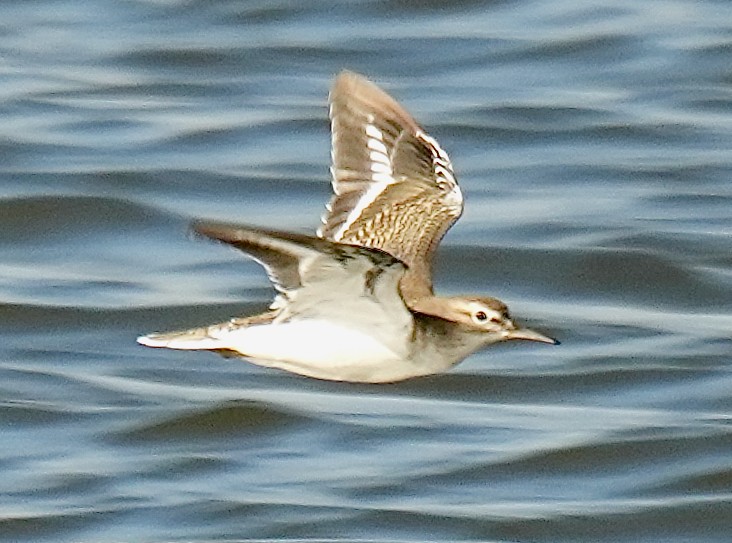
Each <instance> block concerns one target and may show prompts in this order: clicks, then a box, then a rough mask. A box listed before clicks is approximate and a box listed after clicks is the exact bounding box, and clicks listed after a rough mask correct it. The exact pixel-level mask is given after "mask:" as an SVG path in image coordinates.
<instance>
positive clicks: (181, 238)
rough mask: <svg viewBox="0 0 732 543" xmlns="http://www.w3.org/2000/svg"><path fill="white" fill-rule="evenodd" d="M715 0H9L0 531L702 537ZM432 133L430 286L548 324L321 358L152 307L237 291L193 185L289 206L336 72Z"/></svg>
mask: <svg viewBox="0 0 732 543" xmlns="http://www.w3.org/2000/svg"><path fill="white" fill-rule="evenodd" d="M729 20H732V8H731V7H730V6H728V5H727V4H725V3H723V2H715V1H713V0H705V1H702V2H691V1H688V0H681V1H679V2H670V1H664V0H661V1H659V2H654V3H648V4H637V3H631V2H620V3H616V4H614V5H613V6H612V7H607V6H605V5H601V4H599V3H593V2H590V3H581V4H577V3H574V2H540V1H527V0H524V1H517V2H487V3H482V2H459V3H451V4H445V3H436V2H414V1H402V0H399V1H397V0H392V1H383V2H373V1H357V2H348V3H331V2H328V1H321V2H313V3H309V4H307V5H301V4H297V3H287V2H285V3H280V4H278V5H276V6H275V5H271V4H263V3H257V2H249V3H240V2H215V3H207V2H178V1H170V2H134V3H116V4H110V3H105V2H90V3H86V4H84V5H83V6H82V5H80V4H78V3H73V2H64V1H59V2H48V1H46V2H40V3H39V2H35V3H18V2H11V3H5V4H3V5H2V6H1V7H0V52H1V55H0V58H2V61H0V74H1V77H2V81H3V85H2V86H0V98H1V99H0V115H2V119H3V122H2V123H0V156H2V161H0V232H2V235H0V253H1V254H2V259H0V336H1V341H0V379H1V381H0V382H1V383H2V384H0V390H1V391H2V393H1V396H0V421H2V428H3V432H2V434H3V439H2V440H0V466H1V468H0V469H2V480H3V486H2V489H0V539H2V540H7V541H18V540H33V541H54V542H57V541H110V542H111V541H210V540H217V541H224V540H252V539H257V540H307V541H323V540H329V541H333V540H337V541H420V542H421V541H425V540H429V541H457V540H469V541H487V540H490V541H547V542H549V541H552V542H554V541H577V542H580V541H581V542H585V541H608V542H610V541H612V542H617V541H627V542H633V543H635V542H638V541H659V542H660V541H663V542H670V541H679V542H680V541H692V540H693V541H705V542H726V541H728V540H729V534H730V533H732V470H731V469H730V465H732V453H731V452H730V451H732V427H731V426H730V418H731V416H732V394H731V393H730V390H732V379H731V378H730V371H729V369H730V352H731V349H730V347H732V342H731V341H730V335H731V334H732V332H731V331H732V294H730V293H731V292H732V289H731V288H730V287H731V286H732V285H731V275H730V268H731V266H732V257H730V255H732V227H731V226H730V224H731V223H730V217H731V215H730V209H732V190H731V189H730V183H729V181H730V179H731V178H732V152H731V150H732V94H731V93H730V83H732V68H731V66H732V65H731V64H730V62H729V51H730V33H729V28H728V24H727V22H728V21H729ZM343 68H350V69H353V70H356V71H360V72H363V73H365V74H367V75H369V76H370V77H372V78H373V79H375V80H377V81H378V82H379V83H380V84H382V85H383V86H385V87H386V88H388V89H389V90H390V91H391V92H393V94H395V95H396V96H397V97H398V98H399V99H400V100H401V101H402V102H403V103H404V104H405V105H407V107H408V108H409V109H410V110H411V111H412V112H413V113H414V114H415V115H416V116H417V117H418V118H419V119H420V120H422V121H423V123H424V124H425V125H426V126H427V127H428V128H429V131H430V133H431V134H433V135H434V136H435V137H436V138H437V139H438V140H439V141H440V142H441V143H442V144H443V146H444V147H445V148H446V149H447V150H448V152H449V153H450V155H451V157H452V159H453V162H454V163H455V167H456V170H457V173H458V175H459V177H460V182H461V186H462V187H463V190H464V193H465V195H466V212H465V215H464V216H463V218H462V219H461V220H460V222H458V223H457V225H456V227H455V228H454V229H453V230H452V231H451V232H450V233H449V234H448V236H447V238H446V240H445V243H444V245H443V247H442V250H441V252H440V254H439V255H438V262H437V288H438V290H439V291H440V292H441V293H444V294H458V293H464V292H485V293H487V294H492V295H495V296H497V297H499V298H501V299H504V300H506V301H507V302H508V303H509V304H510V306H511V307H512V309H513V311H514V313H515V314H516V315H521V316H522V317H524V319H525V323H526V324H528V325H531V326H533V327H536V328H539V329H542V330H546V331H547V332H549V333H550V334H551V335H553V336H557V337H559V338H560V339H561V340H562V346H561V347H557V348H554V349H541V348H536V346H532V345H505V346H497V347H494V348H492V349H490V350H488V351H485V352H482V353H479V354H477V355H475V356H473V357H471V358H469V359H468V360H467V361H465V362H464V363H463V364H462V365H460V366H458V367H457V368H455V369H454V370H453V371H451V372H450V373H448V374H445V375H440V376H435V377H430V378H426V379H419V380H415V381H409V382H405V383H401V384H397V385H389V386H376V387H374V386H361V385H348V384H337V383H325V382H319V381H314V380H308V379H304V378H301V377H296V376H291V375H287V374H283V373H279V372H276V371H270V370H264V369H261V368H257V367H254V366H251V365H248V364H245V363H243V362H241V361H238V360H235V359H234V360H232V359H228V360H227V359H221V358H219V357H217V356H214V355H211V354H207V353H177V352H161V351H157V350H149V349H143V348H141V347H138V346H136V345H135V343H134V338H135V337H136V336H137V335H138V334H139V333H141V332H146V331H149V330H152V329H167V328H174V327H185V326H192V325H195V324H200V323H206V322H214V321H215V320H216V319H224V318H227V317H229V316H232V315H237V314H249V313H253V312H255V311H258V310H260V309H262V308H263V307H265V306H266V304H267V303H268V302H269V299H270V296H271V292H270V290H269V287H268V283H267V280H266V277H265V275H264V274H263V272H262V271H261V269H260V268H259V266H258V265H256V264H255V263H251V262H248V261H245V260H244V259H242V258H241V257H240V255H238V254H236V253H235V252H233V251H228V250H226V249H225V248H223V247H221V246H218V245H215V244H209V243H207V242H205V241H203V240H200V239H196V238H194V237H192V236H191V235H189V233H188V223H189V221H190V219H192V218H194V217H206V218H210V219H218V220H226V221H235V222H236V221H238V222H246V223H250V224H260V225H264V226H275V225H276V226H278V227H281V228H287V229H291V230H298V231H312V230H313V229H314V227H315V226H317V224H318V223H317V219H318V217H319V215H320V213H321V210H322V206H323V205H324V203H325V202H326V200H327V199H328V195H329V190H330V187H329V185H328V171H327V168H328V161H329V136H328V122H327V111H326V102H325V99H326V95H327V90H328V85H329V83H330V81H331V79H332V77H333V75H334V74H335V73H337V72H338V71H340V70H341V69H343Z"/></svg>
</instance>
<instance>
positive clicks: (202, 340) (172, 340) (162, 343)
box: [137, 326, 226, 350]
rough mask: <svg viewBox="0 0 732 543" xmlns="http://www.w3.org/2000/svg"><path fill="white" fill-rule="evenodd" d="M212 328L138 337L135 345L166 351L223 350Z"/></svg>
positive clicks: (223, 346)
mask: <svg viewBox="0 0 732 543" xmlns="http://www.w3.org/2000/svg"><path fill="white" fill-rule="evenodd" d="M212 328H214V326H204V327H202V328H192V329H190V330H182V331H179V332H159V333H153V334H148V335H146V336H140V337H138V338H137V343H139V344H140V345H145V346H146V347H165V348H167V349H184V350H215V349H224V348H226V346H225V345H224V344H223V343H222V341H221V340H220V339H218V338H216V337H212V335H211V332H212V330H211V329H212Z"/></svg>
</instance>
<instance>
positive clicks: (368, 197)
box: [318, 72, 463, 299]
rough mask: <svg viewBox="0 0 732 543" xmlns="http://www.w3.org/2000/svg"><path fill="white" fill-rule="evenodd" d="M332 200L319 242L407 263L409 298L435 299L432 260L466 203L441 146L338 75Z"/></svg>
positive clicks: (375, 95)
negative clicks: (375, 251)
mask: <svg viewBox="0 0 732 543" xmlns="http://www.w3.org/2000/svg"><path fill="white" fill-rule="evenodd" d="M330 119H331V131H332V159H333V164H332V167H331V173H332V184H333V192H334V195H333V197H332V199H331V200H330V203H329V204H328V206H327V212H326V213H325V215H324V217H323V225H322V226H321V228H320V229H319V230H318V236H320V237H322V238H324V239H326V240H331V241H335V242H340V243H349V244H353V245H360V246H363V247H371V248H376V249H381V250H383V251H386V252H387V253H389V254H391V255H393V256H395V257H396V258H398V259H399V260H401V261H402V262H404V263H406V264H407V266H408V268H409V269H408V270H407V272H406V275H405V278H404V280H403V281H402V291H403V294H404V295H405V297H406V298H408V299H409V298H412V297H416V298H418V297H420V296H424V295H429V294H431V293H432V272H431V267H432V256H433V253H434V251H435V249H436V248H437V245H438V244H439V242H440V240H441V239H442V237H443V236H444V235H445V233H446V232H447V230H448V229H449V228H450V226H452V224H453V223H454V222H455V221H456V220H457V219H458V217H459V216H460V214H461V213H462V209H463V197H462V194H461V192H460V188H459V187H458V184H457V181H456V180H455V175H454V173H453V170H452V164H451V163H450V159H449V158H448V156H447V154H446V153H445V152H444V151H443V150H442V149H441V148H440V146H439V144H438V143H437V142H436V141H435V140H434V139H433V138H431V137H430V136H429V135H427V134H426V133H425V131H424V130H423V129H422V128H421V127H420V126H419V125H418V124H417V122H416V121H415V120H414V119H413V118H412V116H411V115H410V114H409V113H407V111H405V110H404V108H402V107H401V106H400V105H399V104H398V103H397V102H396V101H395V100H394V99H393V98H392V97H391V96H389V95H388V94H386V93H385V92H384V91H382V90H381V89H379V88H378V87H377V86H376V85H374V84H373V83H371V82H370V81H368V80H367V79H365V78H364V77H362V76H360V75H357V74H354V73H351V72H343V73H341V74H340V75H339V76H338V78H337V79H336V81H335V83H334V85H333V88H332V89H331V93H330Z"/></svg>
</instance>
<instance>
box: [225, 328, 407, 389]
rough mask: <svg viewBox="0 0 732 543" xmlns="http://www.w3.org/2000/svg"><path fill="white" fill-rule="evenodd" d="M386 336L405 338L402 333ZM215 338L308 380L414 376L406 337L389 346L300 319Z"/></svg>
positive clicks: (346, 330)
mask: <svg viewBox="0 0 732 543" xmlns="http://www.w3.org/2000/svg"><path fill="white" fill-rule="evenodd" d="M391 333H394V334H398V335H399V336H402V335H404V336H406V335H407V333H406V332H402V331H401V330H392V331H391ZM217 339H218V340H219V341H220V343H221V344H222V345H225V346H226V348H229V349H232V350H235V351H238V352H239V353H241V354H242V355H244V356H246V357H247V358H250V359H252V362H254V363H255V364H259V365H262V366H268V367H274V368H281V369H284V370H288V371H292V372H295V373H299V374H302V375H308V376H310V377H316V378H320V379H332V380H339V381H340V380H347V381H364V382H379V381H393V380H397V379H404V378H405V377H411V376H413V375H418V374H419V372H415V367H414V366H413V364H412V363H411V362H410V361H409V360H407V345H406V338H405V340H404V341H401V342H399V341H392V342H391V344H390V345H387V343H386V342H384V341H381V340H380V339H379V338H378V337H377V336H374V335H370V334H367V333H365V332H362V331H360V330H356V329H353V328H349V327H346V326H340V325H338V324H334V323H333V322H330V321H322V320H305V321H294V322H292V321H290V322H287V323H280V324H269V325H263V326H250V327H248V328H241V329H238V330H231V331H226V332H224V333H221V335H218V337H217Z"/></svg>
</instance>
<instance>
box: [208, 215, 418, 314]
mask: <svg viewBox="0 0 732 543" xmlns="http://www.w3.org/2000/svg"><path fill="white" fill-rule="evenodd" d="M194 229H195V231H196V232H198V233H200V234H203V235H205V236H207V237H209V238H212V239H215V240H218V241H222V242H224V243H228V244H230V245H233V246H234V247H236V248H237V249H240V250H241V251H243V252H245V253H246V254H248V255H249V256H250V257H252V258H253V259H255V260H256V261H257V262H259V263H260V264H262V266H264V268H265V270H266V271H267V275H268V276H269V278H270V281H271V282H272V284H273V285H274V286H275V288H276V289H277V292H278V294H277V297H276V298H275V301H274V303H273V304H272V309H273V310H276V311H277V313H278V314H277V317H276V320H277V321H284V320H288V319H292V318H308V317H312V318H317V317H320V316H321V315H322V316H324V317H325V318H328V319H331V320H333V319H338V320H339V321H340V322H341V323H344V324H348V325H351V326H353V327H358V328H363V327H368V326H369V323H370V322H371V321H383V320H385V319H386V320H392V319H393V322H399V323H405V324H406V323H408V322H411V314H410V313H409V311H408V309H407V308H406V306H405V304H404V301H403V300H402V298H401V296H400V295H399V281H400V280H401V278H402V276H403V275H404V271H405V269H406V266H405V265H404V264H403V263H402V262H401V261H399V260H398V259H396V258H394V257H393V256H391V255H389V254H388V253H385V252H383V251H380V250H378V249H370V248H366V247H357V246H351V245H342V244H339V243H333V242H331V241H328V240H324V239H320V238H316V237H313V236H306V235H301V234H293V233H289V232H279V231H274V230H263V229H260V228H251V227H246V226H232V225H225V224H217V223H199V224H196V225H194Z"/></svg>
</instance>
